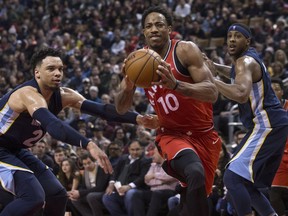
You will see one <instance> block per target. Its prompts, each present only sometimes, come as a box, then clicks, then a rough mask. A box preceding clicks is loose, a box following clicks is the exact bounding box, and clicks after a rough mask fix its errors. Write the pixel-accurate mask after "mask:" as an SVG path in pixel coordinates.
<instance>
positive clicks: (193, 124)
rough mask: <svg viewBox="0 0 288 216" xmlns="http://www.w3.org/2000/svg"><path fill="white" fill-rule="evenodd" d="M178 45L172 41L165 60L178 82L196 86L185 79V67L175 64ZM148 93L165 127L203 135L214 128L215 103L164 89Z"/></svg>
mask: <svg viewBox="0 0 288 216" xmlns="http://www.w3.org/2000/svg"><path fill="white" fill-rule="evenodd" d="M177 42H178V41H176V40H171V44H170V47H169V49H168V51H167V54H166V56H165V58H164V60H165V61H166V62H167V63H169V64H170V65H171V70H172V72H173V74H174V76H175V78H176V79H177V80H180V81H184V82H188V83H193V80H192V78H191V77H190V75H183V73H181V72H180V69H179V67H181V66H179V63H178V65H177V63H176V62H175V55H176V46H177ZM182 67H183V66H182ZM182 72H183V71H182ZM145 93H146V96H147V98H148V99H149V102H150V103H151V105H152V106H153V108H154V110H155V112H156V113H157V115H158V118H159V122H160V126H161V127H164V128H165V129H168V130H170V131H171V130H172V131H179V132H180V131H181V132H203V131H208V130H210V129H212V128H213V111H212V104H211V103H205V102H201V101H198V100H194V99H193V98H191V97H186V96H184V95H183V94H181V93H178V92H176V91H173V90H171V89H167V88H163V87H162V86H161V85H160V86H156V85H155V86H152V87H149V88H146V89H145Z"/></svg>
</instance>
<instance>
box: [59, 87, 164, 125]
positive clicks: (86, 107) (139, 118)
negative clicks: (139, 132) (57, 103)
mask: <svg viewBox="0 0 288 216" xmlns="http://www.w3.org/2000/svg"><path fill="white" fill-rule="evenodd" d="M61 95H62V101H63V106H64V107H66V106H69V107H74V108H76V109H79V110H80V111H81V112H83V113H87V114H89V115H93V116H99V117H101V118H103V119H106V120H107V121H114V122H121V123H131V124H139V125H143V126H144V127H146V128H150V129H156V128H157V127H158V126H159V124H158V118H157V116H152V115H145V116H143V115H140V114H139V113H137V112H132V111H126V112H123V114H119V113H118V112H117V110H116V107H115V106H114V105H113V104H102V103H97V102H94V101H91V100H87V99H85V98H84V97H83V96H82V95H80V94H79V93H77V92H76V91H74V90H72V89H70V88H62V93H61Z"/></svg>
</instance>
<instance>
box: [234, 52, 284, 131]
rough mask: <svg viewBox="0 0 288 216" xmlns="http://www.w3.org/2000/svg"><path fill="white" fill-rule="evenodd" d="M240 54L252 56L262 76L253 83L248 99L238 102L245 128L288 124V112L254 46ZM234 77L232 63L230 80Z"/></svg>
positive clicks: (273, 126)
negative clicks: (280, 100)
mask: <svg viewBox="0 0 288 216" xmlns="http://www.w3.org/2000/svg"><path fill="white" fill-rule="evenodd" d="M242 56H250V57H252V58H254V59H255V60H256V61H257V62H258V63H259V65H260V67H261V72H262V78H261V79H260V80H259V81H258V82H255V83H253V85H252V90H251V92H250V95H249V100H248V101H247V102H246V103H244V104H238V107H239V112H240V119H241V122H242V123H243V125H244V126H245V127H246V128H247V129H252V128H254V127H255V125H257V126H258V127H260V128H275V127H280V126H284V125H288V113H287V111H285V110H284V109H283V108H282V106H281V104H280V102H279V100H278V98H277V97H276V95H275V93H274V91H273V89H272V87H271V80H270V76H269V74H268V72H267V69H266V67H265V65H264V63H263V61H262V60H261V59H260V57H259V56H258V54H257V52H256V50H255V49H254V48H250V49H248V50H247V51H246V52H245V53H243V55H242ZM234 79H235V68H234V65H233V66H232V69H231V80H232V82H233V80H234Z"/></svg>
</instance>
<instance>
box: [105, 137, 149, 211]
mask: <svg viewBox="0 0 288 216" xmlns="http://www.w3.org/2000/svg"><path fill="white" fill-rule="evenodd" d="M150 164H151V160H150V159H147V158H145V157H144V149H143V147H141V145H140V143H139V142H138V141H137V140H133V141H132V142H131V143H129V154H128V155H127V154H126V155H123V156H121V158H120V159H119V161H118V164H117V165H116V167H115V169H114V173H113V175H112V177H111V181H110V183H109V186H108V187H107V189H106V193H105V195H104V196H103V203H104V205H105V207H106V208H107V209H108V211H109V212H110V215H111V216H119V215H126V214H128V215H133V213H132V212H133V208H134V206H133V202H132V199H133V194H134V193H135V192H137V191H138V190H148V187H147V185H146V184H145V182H144V176H145V174H146V173H147V171H148V170H149V167H150ZM116 182H120V183H117V184H119V185H117V184H116ZM116 186H117V187H116Z"/></svg>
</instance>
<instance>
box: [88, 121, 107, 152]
mask: <svg viewBox="0 0 288 216" xmlns="http://www.w3.org/2000/svg"><path fill="white" fill-rule="evenodd" d="M91 130H92V133H93V136H92V137H91V139H92V140H93V141H94V142H95V143H97V144H98V146H99V147H100V148H101V149H102V150H103V151H106V150H107V146H108V145H109V144H110V143H111V141H110V140H109V139H107V138H106V137H105V136H104V135H103V128H102V127H101V126H98V125H95V126H94V127H93V128H91Z"/></svg>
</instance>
